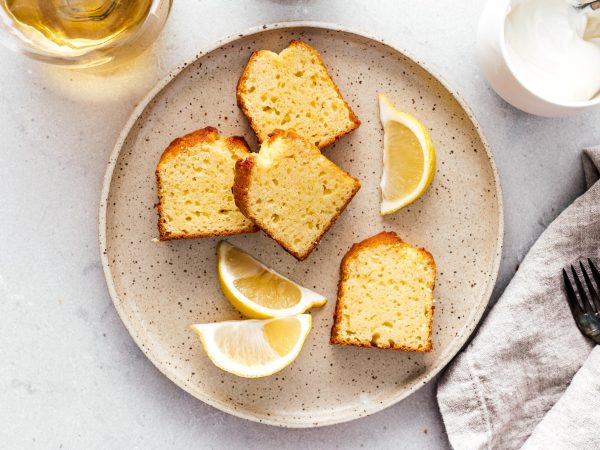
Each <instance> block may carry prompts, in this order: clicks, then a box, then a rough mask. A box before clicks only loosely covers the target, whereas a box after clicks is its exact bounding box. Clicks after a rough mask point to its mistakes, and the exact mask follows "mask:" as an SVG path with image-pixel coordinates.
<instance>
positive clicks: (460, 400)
mask: <svg viewBox="0 0 600 450" xmlns="http://www.w3.org/2000/svg"><path fill="white" fill-rule="evenodd" d="M583 160H584V171H585V176H586V182H587V183H588V187H589V189H588V191H587V192H586V193H585V194H583V195H582V196H581V197H579V198H578V199H577V200H575V201H574V202H573V204H572V205H571V206H569V207H568V208H567V209H566V210H565V211H563V213H562V214H561V215H560V216H559V217H558V218H557V219H556V220H555V221H554V222H553V223H552V224H550V226H549V227H548V228H547V229H546V231H544V233H543V234H542V235H541V236H540V238H539V239H538V240H537V242H536V243H535V244H534V245H533V247H532V248H531V250H530V251H529V253H528V254H527V256H526V257H525V258H524V259H523V262H522V263H521V265H520V267H519V270H518V271H517V273H516V274H515V276H514V278H513V280H512V281H511V282H510V284H509V285H508V287H507V288H506V290H505V291H504V294H503V295H502V297H501V298H500V299H499V300H498V303H497V304H496V305H495V306H494V308H493V309H492V310H491V311H490V313H489V315H488V317H487V318H486V319H485V321H484V322H483V323H482V325H481V327H480V328H479V330H478V332H477V334H476V336H475V338H474V339H473V340H472V342H471V343H470V344H469V346H468V347H467V348H466V349H465V350H464V351H463V352H462V353H461V354H460V355H459V356H457V358H456V359H455V360H454V361H453V362H452V364H451V365H450V367H449V369H448V370H447V371H446V372H445V374H444V375H443V376H442V378H441V379H440V381H439V384H438V404H439V407H440V411H441V413H442V417H443V419H444V423H445V425H446V431H447V432H448V436H449V439H450V443H451V444H452V446H453V447H454V448H456V449H479V448H485V449H490V448H501V449H516V448H520V447H521V446H523V444H524V443H525V441H526V440H527V439H528V438H529V437H530V436H531V435H532V433H533V430H534V428H535V427H536V426H537V425H538V424H540V429H539V430H536V433H534V435H533V436H531V443H530V444H529V443H528V445H530V447H529V448H542V447H544V448H561V449H562V448H569V447H565V446H561V445H558V441H557V440H556V439H557V434H558V432H557V429H556V427H557V422H558V423H560V421H561V420H563V421H564V422H565V423H567V422H566V420H565V419H566V418H565V419H561V418H552V417H554V416H556V415H558V414H564V415H568V414H570V413H571V412H570V411H571V410H570V409H569V407H568V405H566V407H565V405H561V404H557V405H556V411H553V416H552V417H551V416H549V417H548V420H547V421H544V422H543V423H540V422H541V421H542V419H543V418H544V416H545V415H546V413H547V412H548V411H549V410H550V409H551V408H552V407H553V406H554V405H555V404H556V403H557V401H558V399H559V398H560V397H561V395H563V393H564V392H565V389H566V388H567V386H568V384H569V383H570V382H571V380H572V379H573V376H574V375H575V373H576V372H577V371H578V370H579V368H580V367H581V366H582V364H583V363H584V361H585V360H586V358H587V357H588V355H589V354H590V351H591V349H592V347H593V345H592V343H591V342H590V341H588V340H587V339H586V338H584V337H583V336H582V335H581V334H580V332H579V330H578V329H577V327H576V326H575V323H574V322H573V318H572V317H571V312H570V310H569V307H568V305H567V302H566V300H565V296H564V293H563V287H562V278H561V276H560V273H561V269H562V268H563V267H564V266H565V265H567V264H571V263H574V262H576V261H578V260H579V259H580V258H587V257H590V258H592V259H595V260H596V261H597V260H598V257H600V182H598V183H596V181H597V180H598V178H599V175H600V173H599V170H600V146H599V147H594V148H591V149H587V150H585V151H584V156H583ZM594 353H597V352H594ZM599 362H600V357H598V356H595V357H594V358H592V357H591V356H590V360H589V364H586V366H588V365H589V366H590V367H588V368H587V369H586V371H588V370H589V371H590V372H593V371H596V372H598V371H600V364H599ZM594 365H595V367H594ZM575 381H577V384H575ZM587 381H588V377H587V376H586V375H585V373H583V372H582V374H581V376H578V377H577V378H576V379H575V380H574V381H573V386H572V388H571V389H570V391H573V392H572V393H573V394H574V395H573V396H570V395H568V396H565V399H564V402H561V403H569V398H572V399H573V401H576V402H578V404H580V403H581V401H582V399H580V398H577V393H578V392H582V391H584V390H586V389H588V390H591V391H592V392H593V391H594V386H593V385H592V386H588V387H587V388H585V386H579V385H580V384H585V383H586V382H587ZM591 382H595V383H596V385H595V389H596V396H597V397H598V398H600V386H599V382H600V380H599V379H598V378H596V379H595V380H591ZM596 402H598V399H596ZM561 412H562V413H561ZM571 416H572V414H571ZM570 419H571V421H572V423H577V424H581V426H579V427H578V428H577V429H573V428H571V430H569V431H570V432H571V433H580V434H581V435H586V436H587V441H588V442H594V441H593V439H596V440H597V441H598V440H600V410H596V413H595V414H594V415H593V416H592V417H587V418H586V420H587V422H585V423H584V421H583V419H582V418H581V417H570ZM567 426H568V425H567ZM571 426H572V425H571ZM583 427H585V429H583ZM548 429H553V430H554V433H553V434H552V435H548V433H547V430H548ZM565 445H566V444H565ZM573 448H581V447H573ZM590 448H600V447H598V446H595V447H590Z"/></svg>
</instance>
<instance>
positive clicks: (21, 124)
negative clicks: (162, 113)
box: [0, 0, 600, 449]
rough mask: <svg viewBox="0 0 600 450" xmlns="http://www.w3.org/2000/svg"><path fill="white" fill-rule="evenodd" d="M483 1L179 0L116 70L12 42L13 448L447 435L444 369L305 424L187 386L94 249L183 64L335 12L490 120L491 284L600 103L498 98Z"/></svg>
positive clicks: (539, 215) (551, 203)
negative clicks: (35, 52)
mask: <svg viewBox="0 0 600 450" xmlns="http://www.w3.org/2000/svg"><path fill="white" fill-rule="evenodd" d="M482 4H483V2H482V1H481V0H464V1H461V2H457V1H450V0H437V1H408V0H389V1H382V0H379V1H351V0H346V1H337V0H336V1H331V0H330V1H326V0H320V1H319V0H313V1H310V0H306V1H293V0H279V1H277V0H256V1H245V2H242V1H223V0H221V1H218V0H213V1H200V0H198V1H192V0H175V2H174V7H173V10H172V14H171V17H170V19H169V21H168V23H167V26H166V28H165V30H164V32H163V34H162V35H161V37H160V38H159V40H158V41H157V43H156V45H155V46H154V47H153V48H152V49H151V50H150V51H149V52H148V53H147V54H145V55H144V56H142V57H141V58H139V59H137V60H135V61H134V62H133V63H131V64H130V65H129V66H127V67H125V68H121V69H119V70H117V71H113V72H109V73H104V74H97V73H88V72H76V71H69V70H64V69H58V68H54V67H50V66H46V65H42V64H39V63H36V62H33V61H29V60H26V59H24V58H22V57H20V56H17V55H15V54H13V53H11V52H10V51H8V50H5V49H3V48H0V80H1V82H0V317H1V319H2V320H1V326H0V448H8V449H13V448H14V449H25V448H40V449H42V448H43V449H54V448H56V449H58V448H72V449H78V448H102V449H108V448H111V449H117V448H123V449H125V448H128V449H134V448H144V449H151V448H216V449H220V448H222V449H237V448H276V449H292V448H310V449H330V448H378V449H379V448H381V449H385V448H390V449H391V448H410V449H428V448H447V447H448V446H449V444H448V440H447V437H446V436H445V433H444V428H443V424H442V421H441V417H440V414H439V412H438V409H437V405H436V401H435V384H436V381H435V380H434V381H433V382H431V383H429V384H428V385H427V386H425V387H424V388H422V389H421V390H420V391H418V392H417V393H415V394H413V395H412V396H410V397H409V398H407V399H406V400H404V401H402V402H400V403H399V404H396V405H395V406H393V407H390V408H388V409H387V410H385V411H383V412H380V413H378V414H375V415H373V416H371V417H367V418H364V419H360V420H357V421H354V422H351V423H346V424H341V425H336V426H330V427H325V428H319V429H306V430H291V429H279V428H274V427H269V426H265V425H260V424H256V423H252V422H249V421H246V420H242V419H238V418H236V417H232V416H229V415H227V414H225V413H222V412H220V411H218V410H216V409H214V408H212V407H210V406H207V405H205V404H203V403H201V402H200V401H198V400H196V399H194V398H192V397H191V396H190V395H188V394H186V393H185V392H184V391H182V390H180V389H179V388H178V387H176V386H175V385H174V384H173V383H171V382H170V381H169V380H168V379H167V378H165V377H164V376H163V375H161V373H160V372H159V371H158V370H157V369H156V368H155V367H154V366H153V365H152V364H151V363H150V361H149V360H147V359H146V357H145V356H144V355H143V353H142V352H141V351H140V350H139V349H138V348H137V347H136V345H135V344H134V342H133V341H132V339H131V338H130V336H129V335H128V333H127V331H126V329H125V327H124V326H123V324H122V323H121V321H120V320H119V317H118V316H117V313H116V311H115V309H114V308H113V305H112V303H111V300H110V298H109V295H108V292H107V290H106V286H105V282H104V276H103V274H102V269H101V266H100V262H99V255H98V244H97V239H98V225H97V218H98V202H99V198H100V189H101V186H102V180H103V177H104V172H105V167H106V162H107V159H108V155H109V153H110V152H111V150H112V147H113V144H114V142H115V140H116V138H117V135H118V133H119V132H120V130H121V128H122V126H123V125H124V123H125V121H126V120H127V118H128V116H129V114H130V113H131V112H132V110H133V108H134V106H135V105H136V103H137V102H139V101H140V100H141V98H142V97H143V96H144V94H145V93H146V92H147V91H148V90H149V89H150V88H151V87H152V86H153V85H154V84H155V83H156V82H157V81H158V80H159V79H161V78H162V77H163V76H164V75H165V74H166V73H167V72H168V71H169V70H170V69H172V68H173V67H175V66H176V65H177V64H178V63H180V62H182V61H184V60H187V59H190V58H191V57H193V55H195V54H196V53H197V52H198V51H199V50H200V49H202V48H205V47H207V46H209V45H210V44H211V43H213V42H214V41H216V40H218V39H221V38H224V37H226V36H228V35H233V34H237V33H239V32H242V31H244V30H247V29H249V28H251V27H254V26H257V25H262V24H265V23H273V22H280V21H290V20H303V19H305V20H317V21H323V22H330V23H339V24H342V25H344V26H346V27H350V28H353V29H356V30H358V31H362V32H365V33H373V34H375V35H378V36H381V37H382V38H384V39H385V40H386V41H388V42H390V43H393V44H395V45H396V46H397V47H399V48H404V49H406V50H407V51H408V52H409V53H411V54H413V55H417V56H418V57H419V59H421V60H422V61H424V62H425V64H426V65H428V67H430V68H432V69H433V70H434V71H436V72H438V73H439V74H440V75H441V76H442V77H443V78H444V79H445V80H446V81H447V82H448V84H449V85H450V86H452V87H453V88H454V89H455V90H457V91H458V92H459V93H460V94H461V95H462V97H463V98H464V99H465V100H466V101H467V103H468V104H469V105H470V106H471V108H472V109H473V111H474V113H475V115H476V117H477V118H478V120H479V121H480V123H481V125H482V128H483V131H484V133H485V135H486V136H487V138H488V140H489V142H490V145H491V148H492V151H493V154H494V156H495V159H496V162H497V165H498V169H499V172H500V179H501V184H502V188H503V191H504V207H505V217H506V229H505V245H504V254H503V259H502V266H501V270H500V275H499V279H498V284H497V287H496V290H495V294H494V296H493V300H495V299H496V298H497V297H498V295H499V294H500V293H501V292H502V290H503V289H504V287H505V286H506V284H507V283H508V281H509V280H510V278H511V276H512V274H513V273H514V271H515V269H516V267H517V265H518V263H519V261H520V260H521V259H522V257H523V256H524V255H525V253H526V252H527V249H528V248H529V247H530V245H531V244H532V243H533V241H534V240H535V239H536V237H537V236H538V235H539V234H540V233H541V232H542V231H543V229H544V228H545V227H546V226H547V225H548V223H549V222H550V221H551V220H552V219H553V218H554V217H555V216H556V215H557V214H559V213H560V211H561V210H562V209H563V208H564V207H565V206H566V205H567V204H569V203H570V202H571V201H572V200H573V199H574V198H575V197H576V196H578V195H579V194H580V193H581V192H582V190H583V186H584V185H583V178H582V170H581V163H580V149H581V148H582V147H584V146H586V145H592V144H597V143H600V130H599V128H598V123H599V122H600V109H598V110H596V111H593V112H588V113H583V114H581V115H579V116H576V117H571V118H566V119H543V118H537V117H533V116H530V115H526V114H524V113H521V112H519V111H517V110H515V109H514V108H512V107H510V106H509V105H507V104H506V103H505V102H503V101H502V100H501V99H499V98H498V97H497V96H496V95H495V94H494V92H493V91H492V90H491V89H490V88H489V87H488V85H487V84H486V82H485V80H484V79H483V78H482V75H481V72H480V71H479V68H478V66H477V62H476V58H475V51H474V50H475V34H476V26H477V20H478V16H479V13H480V11H481V8H482Z"/></svg>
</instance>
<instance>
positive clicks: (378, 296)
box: [330, 232, 436, 352]
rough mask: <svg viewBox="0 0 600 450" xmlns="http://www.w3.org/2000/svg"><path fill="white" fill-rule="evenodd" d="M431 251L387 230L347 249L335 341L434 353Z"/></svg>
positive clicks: (332, 331) (332, 332) (340, 285)
mask: <svg viewBox="0 0 600 450" xmlns="http://www.w3.org/2000/svg"><path fill="white" fill-rule="evenodd" d="M435 275H436V266H435V262H434V260H433V257H432V256H431V254H430V253H429V252H428V251H427V250H425V249H423V248H415V247H412V246H410V245H408V244H407V243H405V242H404V241H402V239H400V238H399V237H398V235H397V234H396V233H390V232H382V233H379V234H377V235H375V236H373V237H370V238H369V239H366V240H364V241H362V242H360V243H358V244H354V245H353V246H352V248H351V249H350V251H348V253H346V256H344V259H343V260H342V264H341V267H340V281H339V285H338V300H337V305H336V309H335V317H334V324H333V329H332V330H331V341H330V342H331V343H332V344H340V345H356V346H359V347H377V348H383V349H394V350H405V351H410V352H429V351H431V323H432V319H433V308H434V301H433V286H434V284H435Z"/></svg>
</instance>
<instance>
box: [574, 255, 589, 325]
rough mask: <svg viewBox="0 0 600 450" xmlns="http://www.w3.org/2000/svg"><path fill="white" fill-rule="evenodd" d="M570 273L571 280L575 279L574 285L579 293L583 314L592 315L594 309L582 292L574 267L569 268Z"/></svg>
mask: <svg viewBox="0 0 600 450" xmlns="http://www.w3.org/2000/svg"><path fill="white" fill-rule="evenodd" d="M571 272H572V273H573V278H574V279H575V285H576V286H577V291H578V292H579V298H581V303H582V304H583V308H584V309H585V312H586V313H588V314H594V309H593V308H592V304H591V303H590V301H589V299H588V298H587V294H586V293H585V291H584V290H583V286H582V285H581V281H579V277H578V276H577V272H575V267H573V266H571Z"/></svg>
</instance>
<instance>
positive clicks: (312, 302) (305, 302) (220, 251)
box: [217, 241, 327, 319]
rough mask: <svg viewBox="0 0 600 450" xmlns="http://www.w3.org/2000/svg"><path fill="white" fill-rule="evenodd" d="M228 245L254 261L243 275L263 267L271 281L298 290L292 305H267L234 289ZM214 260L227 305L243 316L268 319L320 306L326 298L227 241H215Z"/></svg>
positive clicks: (233, 276)
mask: <svg viewBox="0 0 600 450" xmlns="http://www.w3.org/2000/svg"><path fill="white" fill-rule="evenodd" d="M232 249H233V250H235V251H237V252H240V253H242V254H243V255H244V257H245V258H248V259H249V260H251V261H252V264H253V265H255V266H254V268H251V269H250V270H249V271H248V273H246V274H245V277H249V276H252V275H253V274H256V273H258V272H260V271H261V270H264V271H266V272H267V273H268V274H270V275H271V276H272V280H273V281H274V282H277V281H278V280H277V279H279V280H283V282H285V283H286V284H288V283H289V285H291V286H293V287H295V288H297V289H298V290H299V297H300V299H299V301H298V302H297V303H296V304H294V305H293V306H290V307H287V308H271V307H267V306H264V305H261V304H259V303H257V302H256V301H254V300H252V299H250V298H248V297H247V296H246V295H245V294H244V293H243V292H241V291H240V289H238V287H236V285H235V281H236V279H238V278H236V276H235V275H234V274H232V273H231V272H232V271H231V270H230V268H229V267H228V262H227V253H228V252H229V251H231V250H232ZM217 261H218V262H217V266H218V272H219V283H220V284H221V289H222V290H223V294H224V295H225V297H226V298H227V300H228V301H229V303H231V305H233V307H234V308H236V309H237V310H238V311H239V312H240V313H241V314H242V315H243V316H244V317H248V318H250V319H269V318H274V317H286V316H293V315H296V314H302V313H304V312H306V311H307V310H309V309H310V308H313V307H319V306H323V305H324V304H325V303H326V302H327V298H325V297H323V296H322V295H320V294H317V293H316V292H314V291H311V290H310V289H307V288H305V287H302V286H300V285H298V284H297V283H294V282H293V281H292V280H290V279H289V278H286V277H284V276H283V275H281V274H279V273H277V272H276V271H274V270H272V269H270V268H269V267H267V266H265V265H264V264H263V263H261V262H260V261H259V260H257V259H256V258H254V257H253V256H251V255H249V254H248V253H246V252H244V251H243V250H242V249H240V248H238V247H236V246H234V245H231V244H230V243H229V242H227V241H221V242H219V244H218V245H217ZM289 285H288V286H289Z"/></svg>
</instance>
